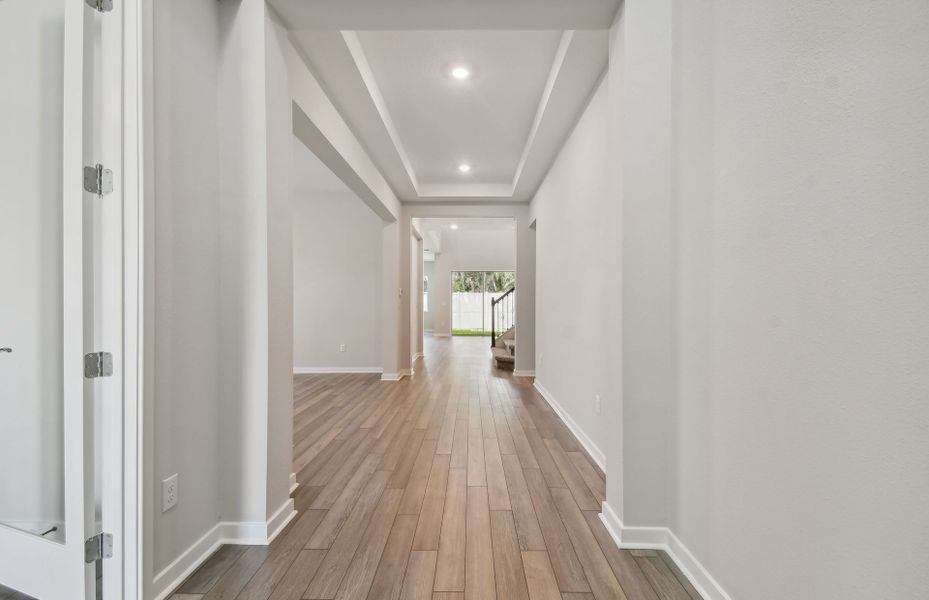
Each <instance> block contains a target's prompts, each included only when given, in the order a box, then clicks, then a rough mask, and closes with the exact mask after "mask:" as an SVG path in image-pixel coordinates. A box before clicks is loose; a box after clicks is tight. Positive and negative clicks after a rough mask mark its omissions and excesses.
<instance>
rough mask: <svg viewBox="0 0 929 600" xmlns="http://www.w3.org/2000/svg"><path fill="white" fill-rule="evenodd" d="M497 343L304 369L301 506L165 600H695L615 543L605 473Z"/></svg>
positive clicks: (297, 443)
mask: <svg viewBox="0 0 929 600" xmlns="http://www.w3.org/2000/svg"><path fill="white" fill-rule="evenodd" d="M488 346H489V343H488V341H487V340H486V339H484V338H431V337H430V338H427V339H426V358H425V359H423V360H420V361H418V362H417V364H416V374H415V375H414V376H413V377H412V378H407V379H404V380H403V381H401V382H399V383H385V382H381V381H380V380H379V376H376V375H309V376H297V377H295V379H294V396H295V399H294V472H296V473H297V481H298V483H299V484H300V485H299V487H298V488H297V491H296V493H295V503H296V507H297V510H298V511H299V514H298V516H297V517H296V518H295V519H294V520H293V521H292V522H291V523H290V524H289V525H288V527H287V528H286V529H285V530H284V531H283V532H282V533H281V534H280V535H279V536H278V537H277V538H276V539H275V540H274V542H273V543H272V544H271V545H270V546H266V547H260V546H252V547H248V546H225V547H223V548H221V549H219V550H218V551H217V552H216V553H215V554H214V555H213V556H212V557H211V558H210V559H209V560H207V561H206V563H204V564H203V566H201V567H200V569H199V570H198V571H196V572H195V573H194V574H193V575H191V577H190V578H189V579H188V580H187V581H186V582H184V584H183V585H181V586H180V588H179V589H178V590H177V591H176V593H175V594H174V596H173V597H172V598H173V599H174V600H221V599H222V600H234V599H238V600H268V599H270V600H298V599H317V600H319V599H335V600H343V599H364V598H369V599H372V600H382V599H383V600H392V599H398V598H402V599H404V600H412V599H428V600H468V599H475V600H493V599H495V598H496V599H499V600H613V599H622V598H628V599H630V600H658V599H662V600H664V599H669V600H699V598H700V597H699V595H698V594H697V593H696V591H694V590H693V588H692V587H691V586H690V585H689V583H688V582H687V581H686V580H685V579H684V578H683V577H682V576H681V575H680V573H679V572H678V571H677V570H676V568H675V567H674V565H673V564H671V563H670V561H669V560H668V559H667V557H666V556H663V555H662V553H657V552H653V551H635V552H629V551H625V550H619V549H617V548H616V546H615V545H614V544H613V542H612V540H611V538H610V537H609V534H608V533H607V532H606V530H605V529H604V527H603V525H602V524H601V522H600V519H599V518H598V511H599V507H600V502H601V501H602V500H603V497H604V493H605V492H604V490H605V484H604V478H603V473H602V472H600V470H599V468H598V467H597V466H596V464H595V463H594V462H593V461H592V460H591V459H590V458H589V457H588V456H587V454H586V453H585V452H584V450H583V448H582V447H581V446H580V444H579V443H578V442H577V440H575V438H574V437H573V436H572V435H571V433H570V431H568V429H567V428H566V427H565V426H564V424H563V423H562V422H561V421H560V420H559V418H558V417H557V416H556V415H555V413H554V412H553V411H552V410H551V408H550V407H549V406H548V405H547V404H546V402H545V401H544V400H543V399H542V398H540V397H539V395H538V394H537V393H536V392H535V390H534V389H533V387H532V385H531V381H530V380H527V379H521V378H515V377H513V375H512V374H511V373H509V372H506V371H500V370H497V369H495V368H494V366H493V363H492V360H491V358H490V351H489V348H488Z"/></svg>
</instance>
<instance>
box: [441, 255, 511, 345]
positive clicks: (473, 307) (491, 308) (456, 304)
mask: <svg viewBox="0 0 929 600" xmlns="http://www.w3.org/2000/svg"><path fill="white" fill-rule="evenodd" d="M515 288H516V272H515V271H453V272H452V335H469V336H483V337H489V336H491V335H492V334H494V333H496V334H498V335H499V334H501V333H503V332H504V331H506V330H507V329H509V328H510V327H512V326H513V325H514V324H515V321H516V319H515V314H516V298H515ZM498 304H499V305H500V306H499V308H497V306H498Z"/></svg>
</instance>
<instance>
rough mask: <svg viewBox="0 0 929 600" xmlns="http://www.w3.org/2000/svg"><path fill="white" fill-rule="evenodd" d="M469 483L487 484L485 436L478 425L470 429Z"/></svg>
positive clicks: (472, 484)
mask: <svg viewBox="0 0 929 600" xmlns="http://www.w3.org/2000/svg"><path fill="white" fill-rule="evenodd" d="M468 485H469V486H486V485H487V471H486V470H485V466H484V436H483V435H482V434H481V428H480V421H478V427H476V428H475V427H472V428H470V429H469V430H468Z"/></svg>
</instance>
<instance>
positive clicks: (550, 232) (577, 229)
mask: <svg viewBox="0 0 929 600" xmlns="http://www.w3.org/2000/svg"><path fill="white" fill-rule="evenodd" d="M607 109H608V97H607V86H606V83H605V82H604V83H602V84H601V85H600V86H599V88H598V89H597V90H596V92H595V94H594V96H593V98H592V99H591V102H590V105H589V106H588V107H587V109H586V111H585V112H584V114H583V116H582V117H581V119H580V121H579V122H578V124H577V127H576V128H575V130H574V132H573V133H572V134H571V136H570V138H569V139H568V140H567V142H566V143H565V145H564V147H563V148H562V150H561V152H560V154H559V155H558V158H557V159H556V160H555V163H554V164H553V165H552V168H551V170H550V171H549V173H548V175H547V176H546V178H545V180H544V181H543V182H542V185H541V186H540V187H539V191H538V192H537V193H536V195H535V197H534V198H533V201H532V206H531V214H532V217H533V218H535V220H536V319H535V328H536V332H535V339H536V341H535V352H536V355H535V370H536V384H538V385H539V386H541V387H542V388H543V389H544V390H545V391H546V393H548V394H549V396H550V397H551V398H553V399H554V400H555V401H556V402H558V403H559V404H560V405H561V407H562V408H564V410H565V411H566V412H567V414H568V415H569V416H570V417H571V419H573V420H574V422H575V423H576V424H577V426H578V427H579V428H580V430H581V431H582V432H583V433H584V434H585V435H586V437H587V439H588V440H589V441H590V443H591V448H590V449H591V450H592V453H593V454H594V455H595V456H596V457H597V459H598V460H601V461H602V460H603V455H604V431H603V418H602V416H601V415H600V414H598V413H597V408H596V402H595V397H596V396H597V395H600V396H601V398H606V397H607V393H608V392H609V385H608V383H607V378H606V350H607V347H608V346H609V344H610V343H611V339H610V338H609V337H608V336H604V335H603V332H604V331H605V326H606V321H607V316H608V312H609V307H610V302H611V301H612V298H610V297H609V296H608V292H607V284H608V283H609V281H610V276H609V275H608V273H607V260H608V257H609V253H610V251H611V248H612V245H613V240H615V237H616V236H615V234H616V233H617V232H616V230H614V229H611V226H610V223H609V221H608V220H607V219H605V218H603V215H604V214H605V212H606V208H607V204H608V203H609V196H608V194H607V183H608V181H609V177H608V170H609V169H608V166H609V163H608V161H607V144H608V135H607V126H606V124H607V116H608V110H607ZM605 401H606V400H604V402H605Z"/></svg>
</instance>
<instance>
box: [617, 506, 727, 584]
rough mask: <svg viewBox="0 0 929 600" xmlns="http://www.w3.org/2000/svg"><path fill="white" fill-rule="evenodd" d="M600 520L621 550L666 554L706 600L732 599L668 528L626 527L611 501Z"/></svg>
mask: <svg viewBox="0 0 929 600" xmlns="http://www.w3.org/2000/svg"><path fill="white" fill-rule="evenodd" d="M600 520H601V521H602V522H603V525H604V527H606V530H607V531H608V532H609V534H610V537H612V538H613V541H614V542H615V543H616V545H617V546H618V547H620V548H623V549H625V550H661V551H663V552H666V553H667V554H668V556H669V557H670V558H671V560H672V561H674V564H675V565H677V568H678V569H680V570H681V573H683V575H684V577H686V578H687V580H688V581H689V582H690V584H691V585H693V586H694V589H696V590H697V592H698V593H699V594H700V596H702V597H703V598H704V599H705V600H732V597H731V596H730V595H729V594H727V593H726V590H724V589H723V587H722V586H721V585H719V582H718V581H716V579H715V578H714V577H713V576H712V575H711V574H710V572H709V571H708V570H707V569H706V567H704V566H703V564H702V563H701V562H700V561H699V560H697V558H696V557H695V556H694V555H693V553H691V551H690V550H689V549H688V548H687V546H685V545H684V542H682V541H681V540H680V538H678V537H677V536H676V535H675V534H674V532H673V531H671V530H670V529H669V528H667V527H625V526H624V525H623V523H622V521H621V520H620V519H619V516H618V515H617V514H616V511H614V510H613V508H612V507H611V506H610V505H609V503H608V502H604V503H603V509H602V512H601V513H600Z"/></svg>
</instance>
